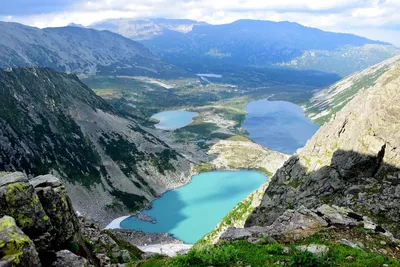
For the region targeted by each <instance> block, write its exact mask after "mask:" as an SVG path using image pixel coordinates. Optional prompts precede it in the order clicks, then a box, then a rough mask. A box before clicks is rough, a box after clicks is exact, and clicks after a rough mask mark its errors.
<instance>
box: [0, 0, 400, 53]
mask: <svg viewBox="0 0 400 267" xmlns="http://www.w3.org/2000/svg"><path fill="white" fill-rule="evenodd" d="M158 17H165V18H185V19H193V20H201V21H206V22H208V23H212V24H221V23H229V22H233V21H235V20H238V19H262V20H272V21H285V20H288V21H293V22H298V23H300V24H303V25H305V26H310V27H316V28H320V29H323V30H329V31H335V32H349V33H355V34H358V35H362V36H366V37H368V38H371V39H375V40H382V41H388V42H391V43H394V44H396V45H399V46H400V0H93V1H84V0H0V20H3V21H16V22H20V23H24V24H27V25H31V26H36V27H40V28H43V27H55V26H65V25H67V24H69V23H71V22H74V23H78V24H83V25H85V26H87V25H89V24H91V23H94V22H97V21H101V20H105V19H110V18H158Z"/></svg>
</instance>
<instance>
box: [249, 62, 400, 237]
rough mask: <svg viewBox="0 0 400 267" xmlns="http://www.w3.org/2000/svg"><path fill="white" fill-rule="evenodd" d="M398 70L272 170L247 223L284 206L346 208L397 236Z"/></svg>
mask: <svg viewBox="0 0 400 267" xmlns="http://www.w3.org/2000/svg"><path fill="white" fill-rule="evenodd" d="M399 101H400V68H399V66H398V65H396V64H394V65H393V66H392V67H390V68H389V69H388V70H387V71H386V72H385V73H384V74H383V75H381V77H380V78H379V79H378V80H377V81H376V83H375V85H374V86H373V87H371V88H369V89H363V90H360V91H359V92H358V93H357V95H356V96H355V97H354V98H353V99H352V100H351V101H350V102H349V103H348V104H347V105H346V106H345V107H344V108H343V109H342V110H341V111H340V112H338V113H337V114H336V115H335V117H334V119H332V120H331V121H330V122H328V123H326V124H325V125H324V126H323V127H321V129H320V130H319V131H318V132H317V133H316V135H315V136H314V137H313V138H312V139H311V140H310V141H309V142H308V143H307V145H306V147H305V148H303V149H302V150H300V152H299V153H298V155H295V156H293V157H292V158H290V159H289V160H288V161H287V162H286V163H285V165H284V166H283V167H282V168H281V169H280V170H278V171H277V173H276V175H275V176H274V177H273V178H272V181H271V183H270V185H269V187H268V188H267V190H266V192H265V195H264V198H263V200H262V204H261V205H260V207H258V208H257V209H256V211H255V212H254V213H253V214H252V215H251V216H250V218H249V219H248V221H247V225H270V224H271V223H272V222H273V221H274V220H275V219H276V218H277V217H279V216H280V215H282V214H283V212H285V210H286V209H296V208H299V207H300V206H302V205H304V206H305V207H307V208H316V207H318V206H320V205H321V204H324V203H325V204H334V205H337V206H341V207H349V208H351V209H352V210H354V211H355V212H358V213H361V214H362V215H366V216H370V217H372V218H374V219H375V220H377V221H378V222H379V223H380V224H382V225H383V226H384V227H387V228H388V229H389V230H390V231H392V232H393V233H394V234H396V235H397V236H399V235H400V225H399V223H398V221H399V219H400V206H399V205H398V203H399V201H400V178H399V177H400V153H399V151H398V147H399V145H400V144H399V142H400V136H399V134H400V131H399V130H400V123H399V118H400V106H399Z"/></svg>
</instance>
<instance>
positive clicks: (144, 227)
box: [120, 171, 267, 244]
mask: <svg viewBox="0 0 400 267" xmlns="http://www.w3.org/2000/svg"><path fill="white" fill-rule="evenodd" d="M266 179H267V177H266V176H265V175H263V174H261V173H258V172H254V171H237V172H234V171H214V172H208V173H202V174H199V175H195V176H193V178H192V181H191V182H190V184H188V185H186V186H184V187H181V188H178V189H176V190H172V191H169V192H167V193H165V194H164V195H163V196H162V197H161V198H159V199H157V200H155V201H153V207H152V209H150V210H146V211H144V212H143V213H144V214H146V215H148V216H151V217H152V218H154V219H155V220H156V223H155V224H153V223H151V222H146V221H140V220H138V219H136V217H130V218H128V219H126V220H124V221H122V222H121V224H120V226H121V227H122V228H126V229H136V230H141V231H144V232H150V233H170V234H173V235H174V237H175V238H178V239H180V240H182V241H184V242H185V243H187V244H193V243H195V242H196V241H197V240H199V239H200V238H201V237H203V236H204V235H205V234H207V233H208V232H210V231H212V230H213V229H214V228H215V226H216V225H217V224H218V223H219V222H220V221H221V220H222V219H223V217H224V216H225V215H226V214H227V213H228V212H229V211H231V210H232V209H233V208H234V207H235V206H236V205H237V204H238V203H239V202H240V201H242V200H243V199H244V198H246V197H247V196H248V195H249V194H250V193H251V192H252V191H254V190H256V189H258V188H259V187H260V186H261V185H262V184H263V183H265V182H266Z"/></svg>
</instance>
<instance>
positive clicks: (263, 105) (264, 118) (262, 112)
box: [242, 99, 319, 154]
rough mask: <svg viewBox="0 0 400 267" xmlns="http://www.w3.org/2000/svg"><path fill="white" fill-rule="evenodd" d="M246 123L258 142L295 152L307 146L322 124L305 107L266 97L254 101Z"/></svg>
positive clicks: (248, 109) (251, 135) (284, 151)
mask: <svg viewBox="0 0 400 267" xmlns="http://www.w3.org/2000/svg"><path fill="white" fill-rule="evenodd" d="M245 111H246V112H247V113H248V114H247V116H246V119H245V121H244V123H243V125H242V127H243V128H244V129H246V130H247V132H249V137H250V138H251V139H253V140H254V141H255V142H257V143H259V144H261V145H263V146H265V147H267V148H269V149H272V150H275V151H279V152H282V153H286V154H294V153H295V152H296V150H297V149H299V148H302V147H304V145H305V144H306V143H307V141H308V140H309V139H310V138H311V137H312V136H313V135H314V134H315V132H316V131H317V130H318V128H319V126H318V125H316V124H315V123H314V122H312V121H311V120H310V119H309V118H307V117H306V116H305V115H304V112H303V110H302V109H301V108H300V107H299V106H297V105H295V104H292V103H289V102H285V101H268V100H266V99H262V100H258V101H253V102H250V103H249V104H248V105H247V106H246V108H245Z"/></svg>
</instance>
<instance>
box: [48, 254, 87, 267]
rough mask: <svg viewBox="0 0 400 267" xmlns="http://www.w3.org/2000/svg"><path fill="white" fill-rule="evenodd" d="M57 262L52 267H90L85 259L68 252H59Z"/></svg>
mask: <svg viewBox="0 0 400 267" xmlns="http://www.w3.org/2000/svg"><path fill="white" fill-rule="evenodd" d="M56 255H57V260H56V261H55V262H54V263H53V264H52V265H51V266H52V267H89V266H90V265H89V263H88V262H87V260H86V259H85V258H82V257H79V256H77V255H75V254H74V253H72V252H71V251H68V250H62V251H59V252H57V254H56Z"/></svg>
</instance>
